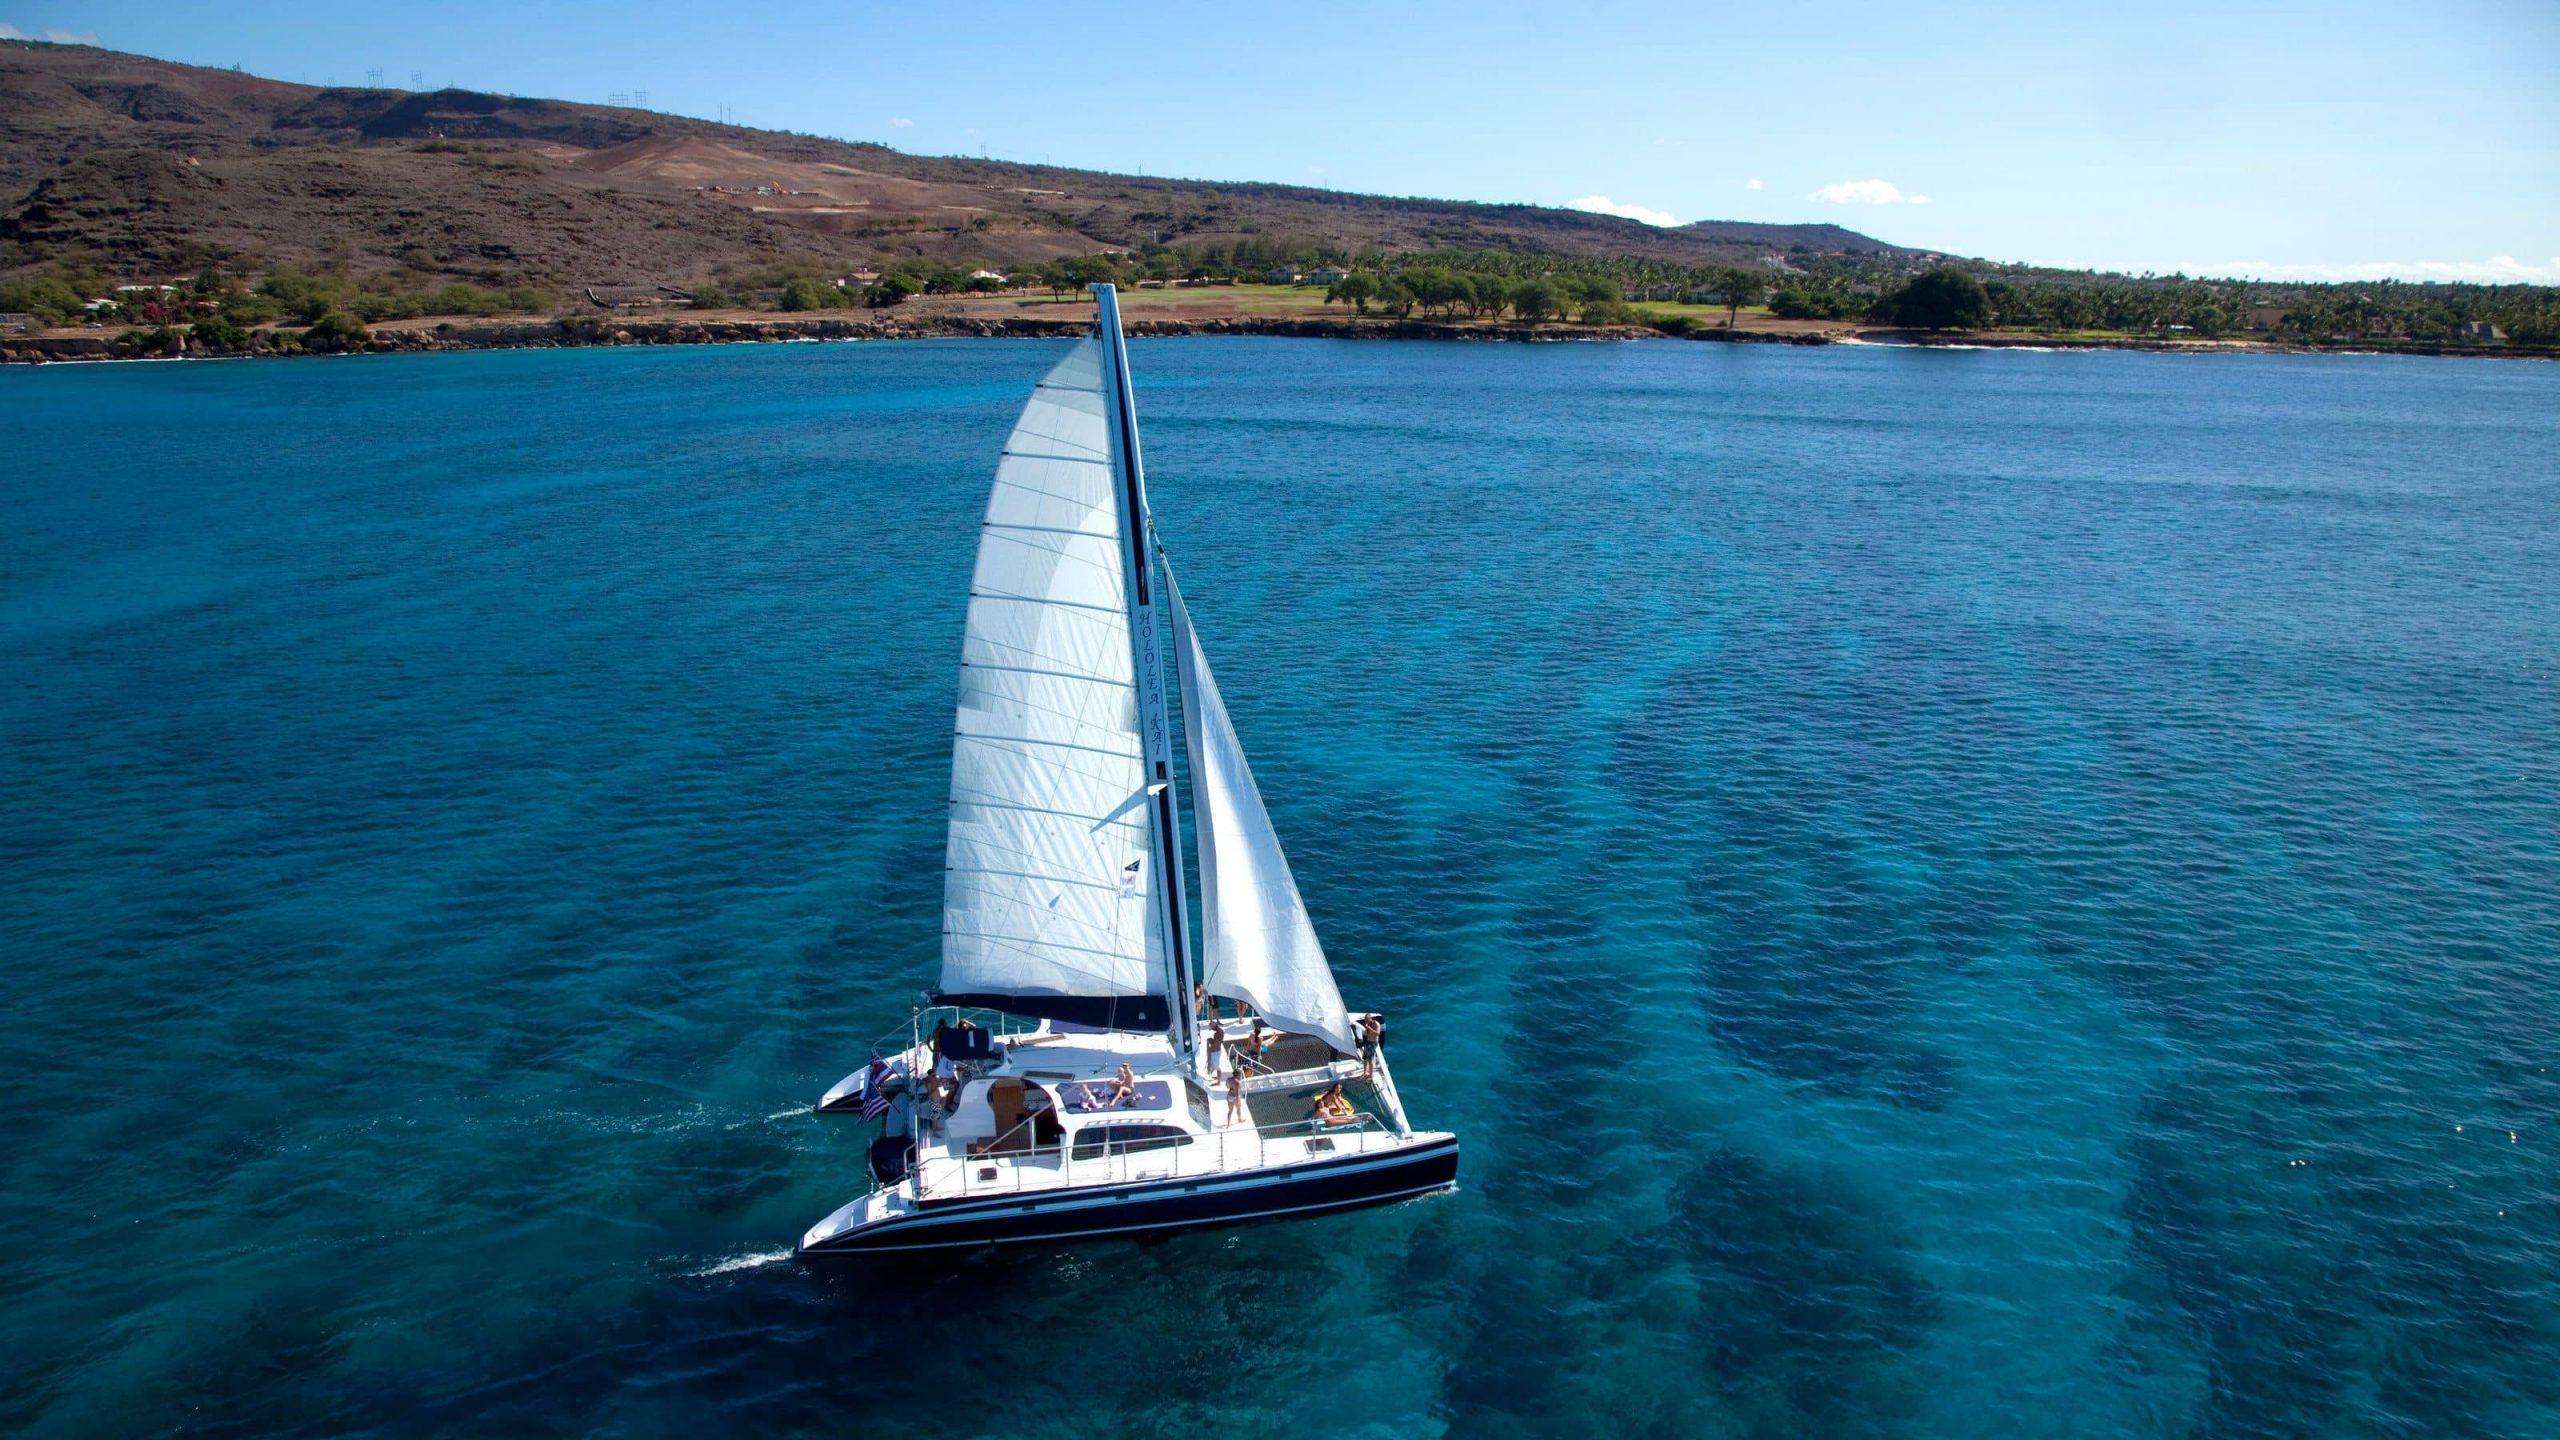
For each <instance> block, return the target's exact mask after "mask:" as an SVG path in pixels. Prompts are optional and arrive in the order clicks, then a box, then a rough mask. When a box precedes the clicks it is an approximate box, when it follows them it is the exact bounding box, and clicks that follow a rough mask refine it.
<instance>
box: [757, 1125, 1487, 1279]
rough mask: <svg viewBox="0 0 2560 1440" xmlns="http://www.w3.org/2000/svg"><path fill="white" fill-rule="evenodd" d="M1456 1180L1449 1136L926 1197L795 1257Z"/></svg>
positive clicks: (1210, 1213)
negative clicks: (1372, 1148)
mask: <svg viewBox="0 0 2560 1440" xmlns="http://www.w3.org/2000/svg"><path fill="white" fill-rule="evenodd" d="M1457 1178H1458V1141H1457V1137H1455V1136H1451V1137H1448V1138H1447V1139H1443V1140H1438V1141H1433V1142H1430V1143H1427V1144H1422V1145H1416V1146H1414V1147H1413V1148H1411V1149H1409V1150H1395V1151H1389V1152H1386V1153H1383V1154H1368V1155H1345V1156H1339V1157H1336V1158H1333V1159H1329V1160H1318V1161H1310V1162H1307V1163H1304V1164H1299V1165H1290V1166H1279V1167H1274V1168H1272V1169H1268V1170H1258V1171H1253V1172H1250V1173H1246V1174H1241V1175H1216V1176H1190V1177H1183V1178H1178V1179H1169V1180H1153V1181H1142V1182H1135V1183H1130V1184H1125V1185H1097V1186H1091V1187H1087V1188H1080V1189H1077V1190H1072V1191H1049V1192H1045V1193H1036V1194H1032V1195H1028V1196H1025V1195H995V1196H984V1197H970V1198H965V1199H954V1200H939V1201H927V1202H926V1203H925V1204H924V1205H922V1206H920V1207H918V1208H916V1209H914V1210H910V1211H907V1212H905V1213H902V1214H898V1215H893V1216H890V1217H889V1218H887V1219H884V1220H878V1221H874V1222H872V1223H870V1224H868V1225H864V1226H861V1227H859V1228H857V1229H853V1230H848V1231H846V1232H844V1233H843V1234H840V1235H835V1236H831V1237H829V1238H828V1239H826V1240H824V1241H822V1242H820V1243H819V1244H817V1245H815V1246H804V1247H803V1248H802V1249H801V1251H800V1253H801V1254H802V1255H807V1256H819V1255H867V1254H887V1253H893V1252H898V1251H915V1250H954V1249H977V1248H980V1247H982V1246H988V1245H1022V1244H1040V1243H1055V1242H1060V1241H1070V1240H1096V1239H1107V1238H1112V1237H1133V1236H1149V1235H1164V1234H1170V1233H1173V1232H1176V1231H1182V1230H1202V1229H1208V1228H1210V1227H1213V1226H1219V1225H1242V1224H1248V1223H1251V1222H1254V1221H1259V1220H1277V1219H1284V1218H1288V1217H1292V1216H1300V1215H1323V1214H1329V1213H1332V1212H1334V1211H1340V1210H1353V1209H1358V1208H1359V1207H1361V1206H1364V1205H1384V1204H1388V1203H1391V1202H1393V1201H1397V1200H1406V1199H1411V1198H1413V1197H1414V1196H1418V1195H1428V1194H1431V1193H1432V1192H1434V1191H1437V1190H1446V1189H1448V1188H1449V1187H1450V1186H1451V1185H1452V1184H1455V1183H1456V1181H1457Z"/></svg>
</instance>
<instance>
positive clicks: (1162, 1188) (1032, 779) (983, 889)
mask: <svg viewBox="0 0 2560 1440" xmlns="http://www.w3.org/2000/svg"><path fill="white" fill-rule="evenodd" d="M1093 293H1094V299H1095V302H1096V310H1097V315H1096V325H1095V329H1094V333H1093V334H1092V335H1091V336H1089V337H1087V338H1086V339H1084V340H1082V341H1080V342H1079V343H1078V344H1077V345H1076V347H1075V349H1074V350H1072V351H1070V352H1069V353H1068V355H1067V357H1066V358H1065V359H1064V360H1062V361H1060V362H1059V363H1058V365H1057V367H1056V368H1055V369H1053V370H1051V371H1050V372H1049V374H1048V376H1047V378H1045V379H1043V380H1042V381H1040V383H1039V385H1038V386H1037V387H1036V388H1035V389H1034V390H1033V391H1032V394H1031V400H1030V403H1029V404H1028V405H1026V406H1025V407H1024V409H1023V412H1022V418H1021V420H1020V421H1019V422H1018V423H1017V424H1016V425H1015V426H1014V429H1013V434H1012V436H1011V438H1009V439H1008V440H1007V441H1006V442H1005V447H1004V455H1003V459H1002V460H1001V461H1000V462H999V463H998V465H997V467H996V476H995V487H994V491H993V493H992V494H991V495H990V496H989V498H988V501H987V510H986V518H985V521H984V523H983V525H982V526H981V528H980V531H979V537H978V560H977V569H976V572H975V574H974V576H973V577H972V579H971V581H970V586H969V612H968V625H967V631H966V636H965V639H964V641H963V644H962V651H961V661H960V704H959V715H958V720H957V723H956V725H955V727H954V728H955V734H954V739H953V744H952V759H951V806H950V809H951V813H950V835H949V843H948V848H947V851H946V856H945V867H944V882H943V910H942V917H943V918H942V975H941V984H940V986H939V988H938V990H937V991H936V992H935V993H934V994H933V995H932V996H931V997H930V998H931V1000H932V1002H933V1004H932V1005H931V1006H930V1007H920V1008H919V1009H918V1010H916V1011H915V1012H914V1013H913V1014H912V1015H911V1016H910V1017H909V1019H908V1023H907V1025H906V1026H905V1027H904V1028H905V1039H906V1042H907V1043H906V1044H905V1045H904V1046H903V1047H900V1048H899V1049H898V1050H897V1053H895V1054H894V1055H882V1054H879V1053H877V1052H876V1051H875V1053H874V1056H873V1058H872V1060H871V1062H870V1063H869V1064H868V1065H866V1066H865V1067H864V1068H863V1069H861V1070H857V1071H856V1072H854V1073H853V1074H852V1075H849V1076H847V1077H846V1078H845V1079H844V1080H843V1081H842V1082H840V1083H839V1084H837V1085H836V1086H835V1088H833V1089H831V1090H829V1091H828V1092H827V1094H826V1096H825V1098H823V1099H822V1100H820V1102H819V1104H818V1109H819V1110H820V1111H821V1112H824V1113H851V1114H856V1115H860V1116H863V1117H865V1118H874V1117H885V1121H886V1123H885V1126H884V1130H883V1133H882V1134H880V1135H879V1136H878V1137H877V1138H875V1139H874V1140H873V1141H872V1142H871V1145H870V1151H869V1168H870V1170H871V1178H872V1180H873V1181H874V1184H873V1187H872V1188H871V1190H870V1192H869V1193H867V1194H865V1195H863V1196H862V1197H860V1198H858V1199H856V1200H854V1201H852V1202H851V1203H849V1204H847V1205H845V1206H844V1207H843V1208H841V1209H839V1210H837V1211H836V1212H835V1213H834V1214H832V1215H829V1216H828V1217H827V1218H826V1219H824V1220H821V1221H819V1222H818V1223H817V1224H816V1225H815V1226H813V1227H811V1228H810V1230H809V1232H808V1233H807V1234H806V1235H804V1236H802V1237H801V1240H800V1253H802V1254H803V1255H812V1256H815V1255H832V1254H838V1253H860V1252H882V1251H915V1250H939V1249H975V1248H978V1247H982V1246H988V1245H998V1244H1009V1243H1024V1242H1053V1241H1064V1240H1076V1239H1085V1238H1094V1237H1103V1236H1141V1237H1143V1236H1147V1235H1150V1234H1157V1235H1161V1234H1164V1233H1166V1232H1170V1231H1176V1230H1186V1229H1194V1228H1199V1227H1204V1226H1211V1225H1225V1224H1234V1223H1238V1222H1243V1221H1249V1220H1263V1219H1273V1218H1278V1217H1283V1216H1296V1215H1312V1214H1318V1213H1323V1212H1329V1211H1339V1210H1347V1209H1351V1208H1354V1207H1357V1206H1363V1205H1378V1204H1384V1203H1387V1202H1390V1201H1397V1200H1404V1199H1409V1198H1414V1197H1419V1196H1424V1195H1429V1194H1434V1193H1437V1192H1439V1191H1443V1190H1447V1189H1449V1188H1450V1187H1451V1186H1452V1185H1454V1184H1455V1183H1456V1180H1457V1172H1458V1139H1457V1137H1456V1136H1455V1135H1451V1134H1448V1133H1446V1132H1441V1131H1429V1130H1417V1129H1415V1128H1414V1127H1413V1125H1412V1124H1411V1123H1410V1122H1409V1121H1408V1119H1407V1118H1406V1115H1405V1111H1404V1105H1403V1102H1402V1101H1401V1100H1399V1099H1398V1098H1397V1094H1396V1086H1395V1079H1394V1077H1393V1075H1392V1074H1391V1073H1390V1071H1389V1070H1388V1068H1387V1059H1386V1054H1385V1045H1384V1036H1383V1030H1384V1022H1383V1020H1382V1019H1381V1017H1378V1016H1376V1015H1373V1014H1362V1015H1357V1016H1355V1015H1353V1014H1351V1013H1350V1012H1348V1011H1346V1010H1345V1009H1344V1007H1343V1002H1342V996H1341V994H1340V992H1339V991H1338V990H1337V989H1336V987H1335V984H1334V978H1333V971H1332V968H1331V966H1330V965H1329V964H1328V963H1327V962H1326V960H1325V954H1324V948H1323V946H1322V945H1321V944H1319V943H1318V941H1317V939H1316V933H1315V926H1314V924H1313V922H1312V921H1311V920H1310V919H1309V917H1308V914H1307V908H1306V904H1305V901H1304V900H1303V899H1302V898H1301V897H1300V895H1299V893H1298V886H1297V882H1296V881H1295V880H1294V879H1293V878H1292V877H1291V875H1290V872H1289V861H1288V857H1287V856H1286V855H1284V854H1283V853H1282V852H1281V848H1280V841H1279V838H1278V837H1277V836H1276V835H1275V834H1274V833H1273V832H1272V828H1271V816H1270V814H1269V813H1268V812H1267V811H1266V810H1265V809H1264V807H1263V803H1262V796H1261V792H1260V791H1259V790H1258V789H1257V788H1256V787H1255V785H1254V781H1253V772H1252V770H1251V769H1250V768H1248V766H1247V765H1246V762H1245V754H1244V747H1243V745H1242V744H1241V742H1239V741H1238V739H1237V738H1236V732H1235V727H1234V725H1233V723H1232V722H1231V721H1230V720H1229V719H1228V716H1227V709H1226V704H1225V702H1224V701H1223V700H1222V699H1221V698H1220V696H1219V693H1218V684H1217V681H1216V679H1215V678H1214V677H1213V676H1212V675H1211V674H1210V671H1209V661H1208V657H1207V655H1206V654H1204V653H1203V652H1202V650H1201V647H1200V637H1199V634H1198V632H1197V631H1195V630H1194V629H1193V628H1192V625H1191V617H1190V614H1189V612H1188V611H1187V610H1186V609H1185V608H1184V607H1183V603H1182V594H1181V592H1180V591H1179V590H1178V589H1177V588H1175V585H1174V580H1173V571H1172V569H1171V567H1170V565H1169V564H1167V563H1166V561H1165V558H1164V555H1163V550H1162V547H1161V545H1160V544H1159V543H1158V541H1157V538H1156V529H1155V519H1154V516H1153V514H1152V513H1151V512H1150V511H1149V509H1148V507H1147V487H1146V475H1145V469H1144V466H1143V464H1142V461H1141V457H1140V454H1139V448H1138V416H1137V410H1136V407H1135V406H1134V405H1133V404H1132V403H1131V400H1130V395H1129V359H1128V350H1127V344H1126V340H1125V338H1124V337H1123V335H1122V332H1121V327H1120V309H1119V299H1118V296H1117V294H1116V292H1115V291H1114V290H1113V288H1112V287H1111V286H1109V285H1096V286H1094V287H1093ZM1168 641H1169V642H1170V645H1169V647H1168V644H1167V642H1168ZM1167 648H1170V649H1171V651H1172V659H1171V663H1170V665H1168V663H1167V658H1166V654H1165V651H1166V650H1167ZM1168 669H1170V670H1171V672H1172V675H1173V682H1172V684H1171V685H1170V686H1168V683H1167V671H1168ZM1177 704H1178V705H1179V706H1180V715H1181V718H1182V728H1183V738H1184V755H1183V758H1184V760H1185V762H1186V764H1187V771H1178V770H1177V769H1176V767H1175V765H1174V759H1175V756H1174V753H1173V749H1174V747H1173V730H1172V719H1173V714H1174V707H1175V706H1176V705H1177ZM1186 790H1187V791H1188V794H1189V797H1190V800H1191V808H1192V810H1193V812H1194V820H1193V825H1192V829H1193V832H1194V839H1195V842H1196V845H1197V849H1198V854H1199V871H1200V887H1201V891H1202V894H1201V897H1200V932H1199V936H1198V940H1199V943H1198V944H1196V945H1195V944H1194V936H1193V933H1192V927H1191V923H1190V910H1189V905H1188V903H1187V901H1186V898H1185V895H1184V884H1183V868H1182V863H1181V834H1182V831H1181V824H1182V815H1183V811H1184V808H1185V807H1184V805H1183V796H1184V792H1185V791H1186ZM1229 1005H1232V1006H1233V1009H1232V1010H1231V1011H1230V1010H1228V1009H1226V1008H1225V1007H1227V1006H1229ZM928 1021H929V1022H930V1024H931V1027H932V1028H931V1031H930V1033H928V1032H927V1030H926V1025H927V1023H928ZM893 1043H894V1042H893Z"/></svg>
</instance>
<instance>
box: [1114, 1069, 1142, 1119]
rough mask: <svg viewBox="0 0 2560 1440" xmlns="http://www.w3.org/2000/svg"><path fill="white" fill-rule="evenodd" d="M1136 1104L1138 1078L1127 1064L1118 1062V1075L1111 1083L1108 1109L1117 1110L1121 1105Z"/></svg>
mask: <svg viewBox="0 0 2560 1440" xmlns="http://www.w3.org/2000/svg"><path fill="white" fill-rule="evenodd" d="M1137 1103H1138V1077H1137V1075H1136V1073H1135V1072H1133V1071H1131V1070H1130V1069H1129V1062H1128V1061H1126V1060H1123V1061H1121V1062H1120V1074H1119V1075H1118V1076H1117V1077H1116V1078H1115V1079H1113V1080H1112V1082H1111V1100H1110V1107H1111V1108H1112V1109H1114V1110H1117V1109H1119V1108H1120V1107H1121V1106H1123V1105H1135V1104H1137Z"/></svg>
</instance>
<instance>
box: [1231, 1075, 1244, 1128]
mask: <svg viewBox="0 0 2560 1440" xmlns="http://www.w3.org/2000/svg"><path fill="white" fill-rule="evenodd" d="M1227 1123H1228V1124H1230V1125H1241V1124H1243V1123H1244V1071H1243V1069H1242V1068H1234V1069H1230V1070H1228V1071H1227Z"/></svg>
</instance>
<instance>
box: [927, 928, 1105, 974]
mask: <svg viewBox="0 0 2560 1440" xmlns="http://www.w3.org/2000/svg"><path fill="white" fill-rule="evenodd" d="M942 933H943V936H944V938H946V939H949V938H954V937H956V938H958V939H962V940H977V941H981V942H983V943H985V944H989V945H1001V946H1004V947H1005V948H1007V949H1010V950H1018V951H1020V952H1022V953H1023V954H1025V955H1028V956H1031V957H1032V958H1033V959H1038V958H1039V956H1040V952H1041V951H1044V950H1070V951H1073V952H1074V953H1076V954H1078V955H1099V956H1102V957H1103V958H1104V959H1106V960H1139V961H1143V960H1144V959H1145V958H1146V957H1144V956H1142V955H1130V954H1127V953H1125V952H1123V951H1118V950H1097V949H1095V948H1093V947H1092V946H1090V945H1067V944H1063V943H1061V942H1059V941H1055V940H1048V939H1043V938H1042V937H1040V936H1037V935H998V934H996V933H995V932H993V931H990V930H945V931H943V932H942ZM1034 947H1037V948H1036V949H1035V948H1034ZM1056 963H1057V966H1058V968H1059V969H1061V970H1073V971H1075V972H1076V973H1077V974H1079V975H1094V976H1106V975H1108V974H1109V973H1110V972H1108V971H1105V970H1096V969H1093V968H1091V967H1088V966H1080V965H1077V964H1075V963H1074V962H1072V961H1063V960H1062V961H1058V962H1056Z"/></svg>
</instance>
